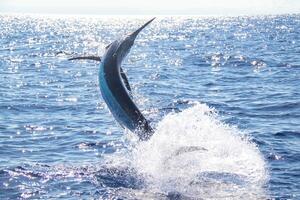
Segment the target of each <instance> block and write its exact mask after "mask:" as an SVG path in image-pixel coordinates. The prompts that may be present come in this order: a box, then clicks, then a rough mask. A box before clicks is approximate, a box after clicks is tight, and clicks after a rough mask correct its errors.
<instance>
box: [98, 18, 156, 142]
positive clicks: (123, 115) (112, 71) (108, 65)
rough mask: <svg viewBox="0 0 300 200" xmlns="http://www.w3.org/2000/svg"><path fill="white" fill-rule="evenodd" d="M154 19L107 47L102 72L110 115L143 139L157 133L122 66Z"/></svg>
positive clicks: (105, 99)
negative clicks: (140, 107)
mask: <svg viewBox="0 0 300 200" xmlns="http://www.w3.org/2000/svg"><path fill="white" fill-rule="evenodd" d="M152 20H153V19H152ZM152 20H150V21H149V22H147V23H146V24H145V25H144V26H142V27H141V28H139V29H138V30H137V31H135V32H134V33H132V34H130V35H128V36H127V37H126V38H125V39H122V40H116V41H114V42H113V43H111V44H110V45H109V46H108V47H106V51H105V53H104V55H103V57H102V59H101V64H100V70H99V86H100V90H101V94H102V97H103V99H104V101H105V102H106V104H107V106H108V108H109V110H110V112H111V113H112V115H113V116H114V118H115V119H116V120H117V121H118V123H119V124H120V125H121V126H122V127H126V128H127V129H129V130H130V131H132V132H135V133H137V134H138V136H139V138H140V139H141V140H146V139H148V138H149V137H150V136H151V135H152V134H153V130H152V128H151V127H150V125H149V122H148V121H147V120H146V118H145V117H144V116H143V114H142V113H141V111H140V110H139V109H138V108H137V106H136V105H135V103H134V102H133V100H132V98H131V95H130V93H129V92H130V91H129V90H130V87H129V85H128V82H127V78H126V76H125V74H124V73H123V71H122V68H121V63H122V61H123V59H124V58H125V57H126V55H127V54H128V53H129V51H130V49H131V47H132V45H133V44H134V40H135V38H136V36H137V35H138V33H139V32H140V31H141V30H142V29H143V28H144V27H145V26H147V25H148V24H149V23H150V22H151V21H152ZM122 73H123V74H122ZM124 76H125V77H124ZM124 78H125V81H124Z"/></svg>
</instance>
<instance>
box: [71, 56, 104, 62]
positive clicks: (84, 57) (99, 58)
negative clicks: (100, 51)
mask: <svg viewBox="0 0 300 200" xmlns="http://www.w3.org/2000/svg"><path fill="white" fill-rule="evenodd" d="M68 60H95V61H99V62H101V57H99V56H79V57H74V58H69V59H68Z"/></svg>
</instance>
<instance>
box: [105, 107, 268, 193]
mask: <svg viewBox="0 0 300 200" xmlns="http://www.w3.org/2000/svg"><path fill="white" fill-rule="evenodd" d="M130 141H131V142H132V146H131V147H132V149H131V152H130V153H128V151H127V152H123V153H121V154H116V155H114V156H113V158H110V159H109V160H110V161H112V160H111V159H113V161H112V162H115V163H117V162H118V164H120V163H122V161H125V162H124V163H126V164H125V165H127V167H128V166H130V167H132V168H134V169H135V170H136V171H137V174H139V175H140V176H142V177H143V178H144V179H145V180H144V182H145V187H146V188H147V190H150V191H154V192H155V193H163V194H168V195H170V194H171V195H172V194H176V195H180V196H184V197H190V198H196V197H205V198H207V197H224V196H231V197H236V198H238V197H241V196H243V197H244V198H245V195H246V197H250V198H251V197H252V198H254V197H256V198H257V197H263V196H264V195H265V194H264V190H263V187H264V184H265V182H266V180H267V172H266V166H265V162H264V159H263V157H262V155H261V154H260V152H259V150H258V148H257V147H256V145H255V144H253V143H251V142H250V141H249V139H248V138H247V137H246V136H244V135H243V134H242V133H241V132H240V131H239V130H238V129H237V128H235V127H231V126H228V125H226V124H224V123H222V122H221V121H220V120H219V119H218V115H217V113H216V111H215V110H214V109H212V108H209V107H208V106H207V105H206V104H200V103H196V104H195V105H194V106H192V107H190V108H188V109H186V110H184V111H183V112H181V113H171V114H168V115H167V116H166V117H165V118H164V119H163V120H162V121H160V122H159V123H158V126H157V130H156V132H155V134H154V136H153V137H152V138H151V139H150V140H149V141H146V142H140V143H136V138H135V137H134V136H132V138H130ZM124 163H123V164H124Z"/></svg>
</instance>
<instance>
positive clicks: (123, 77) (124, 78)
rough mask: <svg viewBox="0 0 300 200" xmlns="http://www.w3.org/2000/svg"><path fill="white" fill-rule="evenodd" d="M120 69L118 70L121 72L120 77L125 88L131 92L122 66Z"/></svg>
mask: <svg viewBox="0 0 300 200" xmlns="http://www.w3.org/2000/svg"><path fill="white" fill-rule="evenodd" d="M120 69H121V71H120V72H121V77H122V79H123V81H124V84H125V87H126V88H127V90H128V91H129V92H131V87H130V85H129V82H128V78H127V76H126V74H125V72H124V71H123V69H122V67H121V68H120Z"/></svg>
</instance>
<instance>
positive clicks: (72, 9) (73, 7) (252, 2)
mask: <svg viewBox="0 0 300 200" xmlns="http://www.w3.org/2000/svg"><path fill="white" fill-rule="evenodd" d="M0 13H34V14H72V15H76V14H78V15H85V14H89V15H251V14H253V15H256V14H287V13H299V14H300V0H0Z"/></svg>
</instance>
